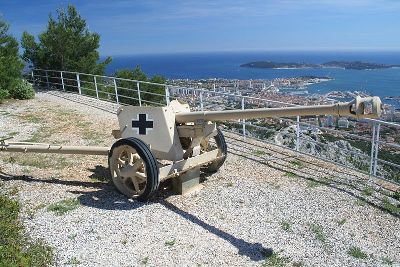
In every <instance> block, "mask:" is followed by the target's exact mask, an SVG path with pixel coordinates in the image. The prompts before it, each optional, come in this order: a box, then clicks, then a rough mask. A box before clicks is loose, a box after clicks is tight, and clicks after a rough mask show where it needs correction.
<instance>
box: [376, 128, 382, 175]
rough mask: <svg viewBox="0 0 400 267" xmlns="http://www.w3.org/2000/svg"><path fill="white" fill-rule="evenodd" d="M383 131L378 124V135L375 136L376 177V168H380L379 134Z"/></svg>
mask: <svg viewBox="0 0 400 267" xmlns="http://www.w3.org/2000/svg"><path fill="white" fill-rule="evenodd" d="M380 130H381V124H380V123H378V125H377V127H376V135H375V139H376V140H375V155H374V176H376V168H377V167H378V151H379V133H380Z"/></svg>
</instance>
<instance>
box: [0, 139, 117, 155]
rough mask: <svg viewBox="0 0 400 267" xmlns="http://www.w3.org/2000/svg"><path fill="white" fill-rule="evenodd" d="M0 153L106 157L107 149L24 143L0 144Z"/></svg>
mask: <svg viewBox="0 0 400 267" xmlns="http://www.w3.org/2000/svg"><path fill="white" fill-rule="evenodd" d="M0 151H5V152H23V153H57V154H81V155H108V152H109V151H110V148H109V147H94V146H63V145H50V144H38V143H24V142H7V141H3V142H0Z"/></svg>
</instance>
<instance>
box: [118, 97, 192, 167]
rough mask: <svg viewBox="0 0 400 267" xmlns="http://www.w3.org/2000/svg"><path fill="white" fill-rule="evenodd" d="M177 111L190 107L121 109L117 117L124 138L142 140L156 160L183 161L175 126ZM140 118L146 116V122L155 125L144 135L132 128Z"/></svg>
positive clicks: (126, 107)
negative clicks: (134, 122)
mask: <svg viewBox="0 0 400 267" xmlns="http://www.w3.org/2000/svg"><path fill="white" fill-rule="evenodd" d="M175 109H176V110H179V111H189V106H184V105H182V104H179V103H171V105H169V106H167V107H137V106H123V107H120V108H119V109H118V111H117V115H118V122H119V126H120V133H121V136H122V138H129V137H136V138H139V139H141V140H142V141H143V142H145V143H146V144H148V145H149V146H150V147H151V151H152V152H153V153H154V155H155V156H156V158H159V159H167V160H172V161H176V160H181V159H182V158H183V153H184V152H183V149H182V145H181V142H180V140H179V134H178V131H177V129H176V125H175ZM140 116H145V120H146V122H149V123H152V125H153V126H152V127H151V128H146V129H145V132H144V133H140V131H139V130H138V128H134V127H133V126H132V123H133V121H139V119H140Z"/></svg>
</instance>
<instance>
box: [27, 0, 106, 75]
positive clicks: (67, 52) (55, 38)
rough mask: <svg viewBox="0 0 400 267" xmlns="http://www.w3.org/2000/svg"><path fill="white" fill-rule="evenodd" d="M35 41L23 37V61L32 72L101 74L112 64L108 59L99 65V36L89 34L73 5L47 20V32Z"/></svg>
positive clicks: (30, 36)
mask: <svg viewBox="0 0 400 267" xmlns="http://www.w3.org/2000/svg"><path fill="white" fill-rule="evenodd" d="M38 41H39V42H36V40H35V37H34V36H33V35H31V34H29V33H28V32H24V33H23V36H22V41H21V45H22V48H23V49H24V53H23V59H24V60H26V61H27V62H28V63H30V64H31V65H32V66H33V67H34V68H40V69H53V70H67V71H77V72H83V73H92V74H103V73H104V69H105V66H106V65H107V64H108V63H110V62H111V58H110V57H108V58H106V59H105V60H104V61H103V62H100V63H98V61H99V59H100V55H99V52H98V51H97V49H98V48H99V46H100V35H99V34H97V33H93V32H90V31H89V29H88V27H87V25H86V21H85V19H83V18H82V17H81V16H80V15H79V13H78V12H77V10H76V8H75V7H74V6H72V5H68V8H67V9H66V10H65V9H63V8H61V9H58V10H57V18H56V19H54V18H53V17H52V15H50V16H49V22H48V25H47V29H46V31H44V32H42V33H41V34H39V36H38Z"/></svg>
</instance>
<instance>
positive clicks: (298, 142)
mask: <svg viewBox="0 0 400 267" xmlns="http://www.w3.org/2000/svg"><path fill="white" fill-rule="evenodd" d="M299 148H300V116H297V123H296V151H299Z"/></svg>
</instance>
